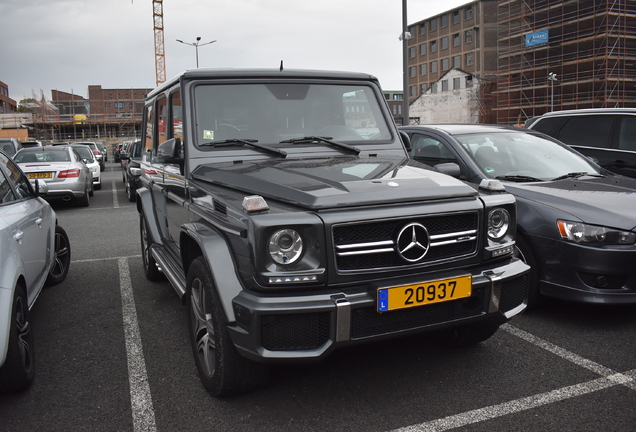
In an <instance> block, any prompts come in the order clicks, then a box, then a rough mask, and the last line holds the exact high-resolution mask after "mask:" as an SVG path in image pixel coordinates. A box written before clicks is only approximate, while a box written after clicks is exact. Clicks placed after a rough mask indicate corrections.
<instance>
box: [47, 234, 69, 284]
mask: <svg viewBox="0 0 636 432" xmlns="http://www.w3.org/2000/svg"><path fill="white" fill-rule="evenodd" d="M54 261H55V263H54V264H53V267H51V272H50V274H51V275H52V276H54V277H59V276H62V275H63V274H64V272H65V271H66V268H67V267H68V261H69V249H68V243H67V242H66V239H65V238H64V236H63V235H62V234H60V233H55V259H54Z"/></svg>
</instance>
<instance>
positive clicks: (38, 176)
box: [28, 172, 53, 179]
mask: <svg viewBox="0 0 636 432" xmlns="http://www.w3.org/2000/svg"><path fill="white" fill-rule="evenodd" d="M28 177H29V178H30V179H42V178H53V173H50V172H41V173H29V174H28Z"/></svg>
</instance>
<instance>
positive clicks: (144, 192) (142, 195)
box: [135, 187, 162, 244]
mask: <svg viewBox="0 0 636 432" xmlns="http://www.w3.org/2000/svg"><path fill="white" fill-rule="evenodd" d="M136 193H137V199H136V200H135V201H136V205H137V212H139V215H140V216H142V215H143V216H145V217H146V222H148V223H147V225H148V226H147V227H146V229H147V230H148V232H149V233H150V237H151V238H152V243H155V244H162V241H161V234H160V233H159V229H158V225H157V217H156V215H155V212H154V207H153V203H152V192H151V191H150V190H149V189H148V188H147V187H140V188H139V189H137V191H136Z"/></svg>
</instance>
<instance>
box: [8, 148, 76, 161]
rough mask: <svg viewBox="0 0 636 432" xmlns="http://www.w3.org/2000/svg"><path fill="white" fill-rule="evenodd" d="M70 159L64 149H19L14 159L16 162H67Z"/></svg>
mask: <svg viewBox="0 0 636 432" xmlns="http://www.w3.org/2000/svg"><path fill="white" fill-rule="evenodd" d="M70 160H71V159H70V157H69V155H68V153H67V151H66V150H45V151H42V150H38V151H24V150H23V151H21V152H19V153H18V154H17V155H16V156H15V158H14V161H15V162H16V163H32V162H69V161H70Z"/></svg>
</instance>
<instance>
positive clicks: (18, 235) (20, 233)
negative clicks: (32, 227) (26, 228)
mask: <svg viewBox="0 0 636 432" xmlns="http://www.w3.org/2000/svg"><path fill="white" fill-rule="evenodd" d="M22 237H24V232H23V231H20V230H18V231H16V232H15V234H13V238H14V240H15V241H17V242H18V243H20V244H22Z"/></svg>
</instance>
